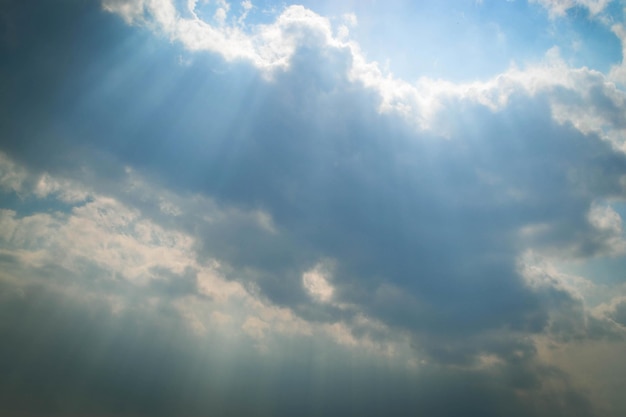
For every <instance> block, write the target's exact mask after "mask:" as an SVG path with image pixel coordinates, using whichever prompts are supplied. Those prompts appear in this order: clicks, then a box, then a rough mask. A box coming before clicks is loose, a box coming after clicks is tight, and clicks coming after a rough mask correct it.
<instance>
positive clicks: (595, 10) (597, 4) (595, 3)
mask: <svg viewBox="0 0 626 417" xmlns="http://www.w3.org/2000/svg"><path fill="white" fill-rule="evenodd" d="M531 2H532V3H539V4H540V5H541V6H543V7H545V8H546V9H547V10H548V13H549V14H550V16H551V17H553V18H554V17H561V16H565V14H566V12H567V11H568V10H569V9H571V8H574V7H585V8H587V9H588V10H589V12H590V13H591V14H592V15H597V14H599V13H602V12H603V11H604V9H605V8H606V6H607V5H608V4H609V3H610V2H611V0H531Z"/></svg>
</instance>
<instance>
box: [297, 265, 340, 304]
mask: <svg viewBox="0 0 626 417" xmlns="http://www.w3.org/2000/svg"><path fill="white" fill-rule="evenodd" d="M302 285H304V288H305V289H306V290H307V291H308V293H309V294H310V295H311V297H313V299H315V300H317V301H319V302H322V303H327V302H329V301H331V300H332V298H333V293H334V289H333V286H332V285H330V283H329V282H328V273H327V272H325V271H324V267H323V266H322V265H318V266H316V267H315V268H313V269H311V270H310V271H307V272H305V273H303V274H302Z"/></svg>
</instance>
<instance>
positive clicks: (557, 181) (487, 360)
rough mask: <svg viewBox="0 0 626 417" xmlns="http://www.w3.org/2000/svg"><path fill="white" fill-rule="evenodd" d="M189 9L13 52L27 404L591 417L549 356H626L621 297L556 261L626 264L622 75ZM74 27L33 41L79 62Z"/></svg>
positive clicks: (12, 163) (13, 307)
mask: <svg viewBox="0 0 626 417" xmlns="http://www.w3.org/2000/svg"><path fill="white" fill-rule="evenodd" d="M183 3H184V2H183ZM183 3H181V2H169V1H165V0H152V1H143V2H139V1H111V0H105V1H103V2H102V3H101V7H102V8H103V9H104V10H106V11H108V12H113V13H116V14H118V15H120V16H122V20H121V21H118V20H116V19H115V18H114V16H111V15H110V14H101V13H99V10H97V11H94V10H91V9H89V13H87V12H85V13H86V16H88V17H89V18H90V19H91V20H88V22H92V23H93V22H97V23H98V25H95V24H94V25H90V24H86V25H85V27H82V26H81V28H82V29H80V31H79V29H76V26H71V28H75V29H74V30H76V31H79V33H81V34H83V35H84V36H81V37H79V38H78V39H77V40H76V44H72V45H74V46H73V48H72V50H73V51H80V53H78V52H66V53H67V54H69V56H70V57H71V58H72V59H71V60H70V62H72V66H73V67H72V71H68V72H67V74H65V73H64V71H60V72H59V73H57V74H56V75H54V74H52V75H51V74H49V73H48V69H47V68H48V67H46V66H35V67H34V68H30V66H28V65H26V64H27V63H28V62H30V61H29V60H28V59H26V58H24V57H23V56H21V55H19V54H17V53H13V54H12V55H10V56H11V58H12V60H11V62H13V63H14V64H13V65H15V66H16V67H18V64H22V65H26V66H28V67H29V75H30V76H32V79H33V80H34V82H35V83H36V84H37V85H38V86H39V87H44V88H41V89H40V90H37V91H34V92H31V94H32V95H34V96H36V97H41V100H37V102H36V103H34V104H32V107H31V106H28V105H26V104H27V103H28V100H27V97H28V95H26V94H21V93H25V92H27V91H30V90H29V89H28V88H27V84H26V83H25V82H23V80H21V78H20V76H19V75H17V72H11V74H13V75H12V77H13V78H12V79H13V80H15V81H17V82H16V84H15V86H13V87H11V89H9V90H7V91H8V93H9V95H8V98H5V99H3V101H2V103H3V108H4V107H6V108H7V109H8V108H9V107H8V104H7V103H9V102H14V103H16V106H15V109H17V110H15V109H13V110H8V111H9V112H10V113H7V114H9V116H11V115H15V116H16V117H14V118H13V117H9V116H7V117H9V118H8V119H7V120H11V121H10V123H9V124H4V127H3V128H0V129H1V132H0V133H5V134H6V137H8V138H9V139H7V140H6V141H5V142H3V144H2V145H3V146H2V148H3V149H4V150H5V152H6V154H0V187H1V189H2V192H3V196H6V198H7V201H8V203H7V207H5V208H4V209H3V210H2V211H1V212H0V232H1V233H0V237H1V239H0V245H1V246H0V250H1V252H0V262H2V265H3V268H2V271H3V272H2V273H0V277H1V281H0V282H1V283H2V285H3V286H4V288H3V290H2V297H0V300H1V302H0V306H1V308H3V309H6V314H4V315H0V317H3V319H4V320H5V321H6V323H8V324H7V326H5V327H4V328H3V329H4V330H3V331H4V332H5V333H4V334H5V336H6V340H16V341H17V342H16V343H15V344H14V345H12V346H14V347H6V348H5V352H4V356H2V357H3V358H8V357H11V355H15V354H17V353H19V352H21V351H22V350H23V352H24V353H22V354H21V356H19V355H18V356H19V360H18V361H16V362H14V363H8V364H7V365H6V366H8V368H7V369H9V370H10V373H11V375H12V378H11V379H10V381H9V382H7V383H5V385H6V386H5V388H6V390H5V391H4V392H7V393H8V394H5V397H4V398H5V399H6V401H9V400H10V407H15V408H16V409H28V410H33V411H34V412H35V411H37V412H39V411H41V410H49V409H51V408H54V407H57V408H56V409H57V410H61V411H60V412H68V410H69V411H73V412H76V413H81V412H87V411H86V410H88V411H89V412H92V411H94V410H97V411H102V412H113V413H114V412H115V411H116V410H117V411H120V412H128V413H130V414H132V413H135V414H140V415H141V414H143V415H148V414H155V413H159V412H160V413H162V414H164V415H166V414H168V415H169V414H180V410H182V409H183V407H184V405H189V408H186V409H187V410H190V411H189V413H190V414H191V415H193V414H194V413H196V411H197V414H200V415H202V414H206V413H213V414H226V413H231V414H233V415H238V414H242V415H246V414H250V413H252V412H255V413H257V414H259V415H264V414H267V415H293V414H300V413H302V409H303V407H302V404H305V405H307V404H308V405H309V407H304V408H305V409H306V410H310V412H309V413H310V414H311V415H318V414H326V415H328V414H331V415H332V414H337V415H339V414H346V413H358V414H360V415H380V414H386V415H389V414H391V415H394V414H397V415H404V414H406V410H407V409H410V410H414V411H415V412H416V413H422V414H428V415H432V416H449V415H458V414H459V413H461V412H462V413H464V414H466V415H473V414H476V415H512V416H515V415H520V416H527V415H531V416H543V415H580V416H584V415H595V413H597V410H598V409H597V408H594V407H597V404H591V403H589V402H588V401H587V399H586V396H585V395H584V394H583V393H582V392H580V391H579V390H578V385H577V382H574V381H570V380H569V378H568V376H567V375H566V374H564V373H563V372H562V371H561V370H560V369H559V368H556V367H554V366H552V365H550V363H549V362H545V361H544V360H545V358H547V357H548V355H546V354H545V353H544V350H549V349H551V348H555V349H557V348H562V347H563V346H569V345H570V344H574V343H578V342H581V341H595V342H598V341H603V342H605V341H606V342H607V343H609V342H610V343H615V344H616V345H617V344H619V343H621V341H620V337H621V335H622V333H623V332H622V329H621V328H620V327H619V326H621V324H623V323H622V320H621V310H622V308H621V304H619V303H616V304H615V305H613V304H611V305H610V306H609V307H606V308H604V310H603V309H602V308H600V309H592V308H591V307H590V305H589V301H588V300H587V299H586V297H587V293H586V292H585V291H583V290H581V287H583V286H584V285H589V286H593V285H594V284H593V277H590V278H589V279H585V278H580V279H574V278H572V277H571V276H567V275H566V274H564V273H562V272H560V271H559V270H558V268H557V267H555V266H554V265H550V264H549V263H548V262H546V263H542V262H541V260H542V259H550V260H551V261H553V260H557V261H563V260H573V261H576V262H585V261H587V260H589V259H593V258H601V257H606V256H619V255H622V254H623V247H624V246H623V236H622V234H623V230H622V219H621V215H620V209H619V203H620V202H621V201H622V199H623V194H624V178H625V177H624V175H626V156H624V153H623V149H624V147H623V146H624V144H623V135H622V133H623V129H624V118H623V114H624V107H625V103H626V101H625V98H624V93H623V90H621V89H620V87H619V86H618V85H616V84H615V83H614V82H613V81H612V79H611V78H610V77H608V76H606V75H605V74H603V73H600V72H597V71H594V70H590V69H587V68H572V67H570V66H569V65H568V64H567V63H566V61H565V60H563V59H562V58H561V56H560V53H559V52H558V49H557V48H554V49H552V50H550V51H547V53H546V56H545V59H544V60H543V61H542V62H538V63H534V64H526V65H523V66H514V65H511V67H510V68H509V69H508V70H507V71H505V72H504V73H502V74H499V75H496V76H494V77H492V78H491V79H487V80H483V81H476V82H472V83H452V82H448V81H445V80H433V79H427V78H422V79H420V80H418V81H417V82H416V83H409V82H406V81H404V80H402V79H399V78H396V77H394V76H392V75H391V74H388V73H385V71H383V70H381V69H380V68H379V66H378V64H376V63H374V62H370V61H368V60H367V59H366V56H365V54H364V53H363V52H362V51H361V49H360V47H359V45H358V44H357V43H356V42H354V41H352V40H350V39H349V33H347V32H345V31H343V35H342V36H338V35H334V34H335V33H336V32H337V31H336V30H335V28H333V26H332V24H331V21H330V20H329V19H327V18H325V17H323V16H320V15H318V14H316V13H314V12H313V11H311V10H309V9H306V8H305V7H303V6H289V7H286V8H285V9H284V10H282V11H281V12H280V13H278V14H277V16H276V18H275V20H274V21H272V22H269V23H264V24H255V23H253V22H251V21H250V20H249V19H250V16H251V15H252V14H253V12H254V10H255V7H256V6H252V7H251V6H250V4H249V3H246V4H245V5H244V6H242V8H243V9H244V11H243V12H242V13H243V14H240V15H236V13H237V11H236V10H238V9H237V8H236V7H235V6H234V5H233V6H231V7H228V3H225V2H214V3H212V4H211V7H213V8H211V7H208V9H207V10H209V9H210V13H209V12H206V11H204V10H201V8H202V7H201V6H204V5H201V4H198V3H196V2H193V1H191V2H186V3H185V4H183ZM560 4H562V5H563V6H562V7H566V4H565V3H560ZM568 4H569V3H568ZM66 7H70V6H66ZM85 7H86V6H85ZM555 7H556V6H555ZM559 7H561V6H559ZM567 7H569V6H567ZM590 7H591V6H590ZM598 7H600V6H598ZM92 8H93V9H95V7H92ZM248 12H249V14H248V15H246V14H245V13H248ZM203 13H204V14H203ZM39 19H40V20H41V19H43V21H47V20H46V19H44V18H43V17H41V16H40V17H39ZM350 19H351V18H350ZM350 19H349V20H350ZM80 21H82V20H80V19H77V20H76V22H80ZM35 22H39V20H36V21H35ZM56 22H57V21H56V20H54V19H51V20H50V22H48V26H46V25H40V26H41V27H42V29H41V30H42V31H44V32H42V33H41V34H40V36H43V37H44V38H46V39H50V42H51V43H52V45H56V46H58V47H59V48H61V47H62V46H64V45H66V41H67V40H68V39H70V38H71V36H70V35H66V36H68V38H65V37H64V35H62V33H70V34H71V33H73V32H72V31H67V32H63V31H61V30H60V28H61V27H60V26H59V27H57V26H55V25H60V23H56ZM127 24H132V25H134V26H132V27H128V26H127ZM35 26H37V25H35ZM49 27H52V29H46V28H49ZM96 27H97V28H99V29H98V30H101V31H102V32H99V31H96V29H95V28H96ZM45 30H51V31H54V32H55V33H57V32H58V33H61V34H58V35H56V37H52V36H51V37H46V36H45V34H46V33H45ZM83 31H86V32H83ZM153 33H156V34H157V35H160V36H163V35H165V39H163V38H159V37H158V36H157V37H154V36H153ZM98 34H99V36H100V37H98V36H97V35H98ZM107 34H111V36H113V35H112V34H117V35H115V36H117V37H112V38H109V37H108V36H105V35H107ZM118 37H119V38H118ZM33 38H34V37H33ZM24 39H25V40H24V42H26V45H28V42H35V41H33V40H32V39H31V40H30V41H29V40H28V39H29V38H28V37H26V38H24ZM103 39H109V40H108V41H105V40H103ZM167 40H172V41H174V42H169V43H168V42H167ZM37 42H38V41H37ZM61 49H62V50H63V51H65V50H66V49H67V48H61ZM157 50H158V51H157ZM201 51H204V52H205V53H204V54H203V53H198V52H201ZM206 52H208V53H206ZM183 55H184V56H193V59H191V60H190V61H189V64H188V65H184V66H183V65H180V64H179V59H178V58H179V57H181V56H183ZM37 57H39V55H37ZM33 59H39V58H33ZM37 62H40V61H37ZM52 72H53V73H54V71H52ZM24 97H26V98H24ZM59 101H62V102H63V105H62V106H61V107H62V108H61V109H58V110H57V111H54V112H53V111H51V110H52V109H53V108H54V106H53V104H55V103H59ZM18 116H19V117H18ZM30 119H32V120H36V121H37V123H26V122H25V121H26V120H30ZM7 126H8V127H7ZM59 137H62V139H58V138H59ZM534 254H537V258H536V259H535V258H533V256H534ZM537 259H538V260H537ZM68 302H69V304H68V307H67V309H64V308H63V305H65V304H67V303H68ZM38 306H39V307H38ZM607 306H608V304H607ZM55 312H56V313H55ZM55 314H57V315H55ZM21 316H28V317H32V318H31V319H29V321H28V322H27V323H26V324H24V327H23V328H22V329H20V328H19V325H18V323H19V320H18V319H17V317H21ZM47 317H52V318H55V320H56V321H55V322H54V324H55V325H56V326H58V328H59V329H60V330H59V331H58V332H56V333H55V332H51V331H46V330H45V329H46V323H47V321H46V320H47ZM98 323H103V324H98ZM620 323H621V324H620ZM24 334H28V335H32V339H31V340H28V337H25V336H21V335H24ZM81 339H83V340H84V341H85V343H80V340H81ZM33 340H34V341H35V342H37V343H39V345H40V346H44V347H45V348H44V349H43V356H42V358H41V359H40V360H39V362H38V361H37V360H35V357H36V356H37V354H38V353H37V352H33V351H29V350H28V349H26V348H23V346H27V345H28V344H29V343H31V342H32V341H33ZM598 343H599V342H598ZM546 346H547V347H546ZM11 349H13V350H11ZM68 352H70V353H68ZM71 352H73V353H71ZM89 352H95V353H97V355H96V354H94V355H95V359H94V358H92V357H91V356H90V354H89ZM91 361H95V362H93V363H92V362H91ZM5 363H6V359H5ZM55 363H56V364H60V365H58V367H56V368H55V365H54V364H55ZM157 365H158V366H157ZM65 369H69V370H71V375H70V378H68V379H67V380H66V381H65V382H64V383H62V384H60V383H59V380H60V378H61V377H60V375H63V374H64V370H65ZM81 369H82V370H83V371H80V370H81ZM72 372H73V373H72ZM81 372H84V373H81ZM20 374H22V375H27V377H24V378H20V377H19V375H20ZM31 381H32V382H31ZM84 381H87V383H85V382H84ZM346 386H350V387H351V388H352V389H354V392H362V393H364V395H363V396H362V397H361V396H359V398H350V397H349V394H347V391H346V389H345V387H346ZM81 387H83V388H81ZM115 387H120V388H115ZM468 387H471V388H468ZM31 391H38V392H49V393H50V394H49V395H48V396H42V397H41V398H38V400H37V401H36V402H35V403H34V404H33V405H28V404H27V397H26V394H24V393H27V392H31ZM207 392H208V393H210V394H206V393H207ZM311 392H312V393H317V394H316V395H313V394H310V393H311ZM309 394H310V395H309ZM207 395H208V397H207ZM81 398H82V399H83V400H79V399H81ZM449 398H456V399H458V401H454V402H451V401H449ZM320 399H321V400H320ZM63 404H66V405H63ZM67 404H73V405H72V406H71V407H70V406H67ZM7 407H8V406H7ZM72 407H74V408H72ZM296 410H298V412H296Z"/></svg>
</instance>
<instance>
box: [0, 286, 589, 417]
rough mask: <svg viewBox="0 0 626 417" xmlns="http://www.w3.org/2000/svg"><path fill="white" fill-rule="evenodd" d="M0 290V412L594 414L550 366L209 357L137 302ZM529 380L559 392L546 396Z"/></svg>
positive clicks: (239, 352) (335, 354)
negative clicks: (118, 308)
mask: <svg viewBox="0 0 626 417" xmlns="http://www.w3.org/2000/svg"><path fill="white" fill-rule="evenodd" d="M1 294H2V297H1V301H0V311H1V313H2V314H0V318H1V319H0V335H1V336H2V338H3V340H10V341H11V343H3V344H2V346H1V347H0V367H1V369H2V370H3V378H2V381H1V382H0V384H1V386H2V389H1V390H0V399H1V400H2V401H1V404H2V405H1V406H0V412H3V413H11V414H15V415H19V413H20V412H22V413H25V414H28V415H59V416H70V415H116V416H117V415H120V416H126V415H128V416H131V415H132V416H144V415H172V414H176V415H188V416H196V415H197V416H199V415H206V414H220V415H232V416H239V415H250V413H254V414H255V415H263V416H264V415H268V416H270V415H272V416H289V415H293V413H294V412H298V413H302V414H303V415H311V416H313V415H346V414H347V415H364V416H370V415H371V416H374V415H380V414H386V415H394V416H395V415H398V416H400V415H406V412H407V410H412V411H414V412H416V413H420V414H423V413H426V414H428V415H432V416H435V417H439V416H441V417H443V416H453V415H458V414H459V413H462V414H464V415H472V416H473V415H476V416H478V415H480V416H490V415H493V416H496V415H502V414H503V413H505V414H507V415H511V416H545V415H556V416H565V415H574V416H587V415H593V414H592V413H591V409H590V406H589V404H588V403H587V402H585V400H584V397H581V396H580V393H575V392H574V391H572V389H571V388H570V387H569V386H568V383H567V380H566V379H564V378H563V376H561V375H560V374H559V373H558V372H556V371H555V370H550V369H541V368H538V369H535V370H533V371H529V369H528V367H524V366H522V367H520V366H518V365H515V363H512V364H509V365H506V366H505V367H503V368H496V370H492V371H476V370H474V371H472V370H462V369H458V370H455V369H453V368H452V369H446V368H439V367H428V366H427V367H424V368H423V370H421V371H417V372H412V371H406V370H392V369H386V368H385V367H384V366H377V365H376V364H365V363H360V364H358V366H351V365H349V363H350V362H351V361H350V360H348V361H346V359H348V356H349V355H350V354H349V353H348V352H343V353H342V352H341V351H337V350H334V349H331V350H326V358H325V359H324V360H323V361H319V360H314V361H313V362H312V363H309V364H306V363H303V362H302V358H303V357H307V355H312V354H313V355H314V352H315V351H319V349H320V348H322V347H321V346H313V347H312V346H308V347H307V346H306V345H299V344H296V345H295V346H293V347H297V348H298V349H297V350H296V351H289V350H287V351H284V352H277V353H276V354H269V355H268V354H265V355H259V353H258V352H256V353H255V352H254V351H253V350H251V349H249V348H246V347H245V346H243V347H242V346H241V345H240V346H238V347H236V348H235V352H234V354H233V356H223V355H222V356H221V357H220V355H217V356H212V355H211V354H210V353H208V352H209V351H213V352H215V351H219V350H220V349H223V347H220V346H219V341H217V340H214V339H213V338H212V337H203V336H198V335H194V334H193V333H192V332H191V331H190V329H189V328H188V327H186V326H185V325H182V326H181V324H183V323H184V322H182V321H181V320H180V317H177V316H172V315H163V314H160V313H158V311H156V312H155V311H150V310H143V309H136V308H132V309H127V310H124V311H122V312H119V313H116V314H113V313H112V312H111V310H110V309H109V307H108V305H107V304H106V303H105V302H100V301H96V300H94V299H89V300H78V299H76V298H73V297H72V298H70V297H68V296H67V295H64V294H63V293H60V292H55V291H49V290H46V289H45V288H44V287H41V286H23V287H12V286H9V285H7V284H2V292H1ZM207 349H209V351H207ZM279 356H280V358H278V357H279ZM308 357H310V358H314V357H315V356H308ZM261 360H262V362H260V361H261ZM355 360H357V361H358V359H357V358H355V357H352V361H355ZM519 361H527V358H524V359H518V360H517V362H519ZM538 375H541V378H544V377H545V378H546V380H552V381H553V384H554V385H555V386H556V387H557V388H555V389H554V390H553V391H545V392H544V391H543V389H542V388H541V387H540V381H539V380H538V379H537V377H538ZM451 399H454V400H453V401H452V400H451Z"/></svg>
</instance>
